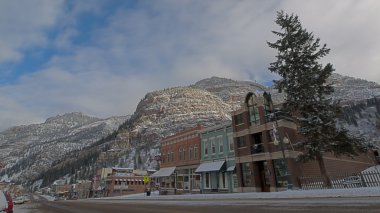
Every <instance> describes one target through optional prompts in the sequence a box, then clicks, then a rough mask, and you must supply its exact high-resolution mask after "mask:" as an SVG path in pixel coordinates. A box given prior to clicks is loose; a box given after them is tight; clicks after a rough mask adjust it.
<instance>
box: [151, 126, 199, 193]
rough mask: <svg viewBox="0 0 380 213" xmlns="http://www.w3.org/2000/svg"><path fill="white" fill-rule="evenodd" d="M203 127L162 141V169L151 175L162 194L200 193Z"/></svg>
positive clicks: (185, 131)
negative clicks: (199, 172) (199, 167)
mask: <svg viewBox="0 0 380 213" xmlns="http://www.w3.org/2000/svg"><path fill="white" fill-rule="evenodd" d="M201 129H202V126H201V125H197V126H196V127H194V128H190V129H186V130H184V131H182V132H179V133H177V134H175V135H172V136H169V137H166V138H163V139H161V169H160V170H159V171H157V172H156V173H154V174H153V175H151V177H152V178H153V179H155V180H156V181H157V182H158V183H159V185H160V190H161V191H162V193H163V194H164V193H177V194H180V193H189V192H190V193H197V192H198V193H199V191H200V174H198V173H195V170H196V169H197V167H198V166H199V162H200V146H201V139H200V131H201Z"/></svg>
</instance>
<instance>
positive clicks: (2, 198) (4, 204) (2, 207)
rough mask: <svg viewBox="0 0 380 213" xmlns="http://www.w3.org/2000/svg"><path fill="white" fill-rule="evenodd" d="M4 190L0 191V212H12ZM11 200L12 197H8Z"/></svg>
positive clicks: (11, 206)
mask: <svg viewBox="0 0 380 213" xmlns="http://www.w3.org/2000/svg"><path fill="white" fill-rule="evenodd" d="M6 194H7V193H6V192H3V191H0V212H6V213H13V205H9V201H8V199H7V196H8V195H6ZM10 201H12V198H10Z"/></svg>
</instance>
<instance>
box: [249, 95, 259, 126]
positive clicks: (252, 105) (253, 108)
mask: <svg viewBox="0 0 380 213" xmlns="http://www.w3.org/2000/svg"><path fill="white" fill-rule="evenodd" d="M246 104H247V107H248V112H249V122H250V124H251V125H256V124H260V115H259V109H258V107H257V104H256V102H255V96H254V94H252V93H251V94H249V95H248V96H247V99H246Z"/></svg>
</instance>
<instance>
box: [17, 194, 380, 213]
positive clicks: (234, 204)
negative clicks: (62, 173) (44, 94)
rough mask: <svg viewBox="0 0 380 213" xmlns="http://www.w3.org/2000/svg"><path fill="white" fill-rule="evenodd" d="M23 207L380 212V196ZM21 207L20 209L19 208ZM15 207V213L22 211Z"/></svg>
mask: <svg viewBox="0 0 380 213" xmlns="http://www.w3.org/2000/svg"><path fill="white" fill-rule="evenodd" d="M27 205H29V207H28V206H24V207H23V211H22V212H25V213H34V212H36V213H37V212H39V213H63V212H65V213H113V212H115V213H116V212H117V213H120V212H128V213H206V212H207V213H210V212H218V213H238V212H259V213H280V212H281V213H290V212H292V213H293V212H299V213H303V212H307V213H322V212H323V213H329V212H332V213H340V212H342V213H343V212H344V213H351V212H352V213H358V212H359V213H360V212H363V213H364V212H365V213H367V212H368V213H372V212H373V213H375V212H376V213H377V212H380V198H379V197H360V198H302V199H300V198H297V199H232V200H231V199H225V200H224V199H213V200H133V199H129V200H122V199H118V200H116V199H115V200H112V199H110V200H77V201H45V200H34V203H32V204H27ZM16 208H18V207H16ZM16 208H15V213H17V212H20V211H17V209H16Z"/></svg>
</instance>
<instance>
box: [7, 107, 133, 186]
mask: <svg viewBox="0 0 380 213" xmlns="http://www.w3.org/2000/svg"><path fill="white" fill-rule="evenodd" d="M127 118H128V117H126V116H121V117H112V118H108V119H99V118H94V117H90V116H86V115H83V114H82V113H78V112H73V113H67V114H64V115H58V116H56V117H52V118H48V119H47V120H46V122H44V123H42V124H32V125H26V126H18V127H12V128H10V129H8V130H5V131H3V132H1V133H0V159H1V162H2V164H3V166H4V167H5V168H4V170H2V172H1V174H2V175H4V174H6V175H7V176H8V177H9V178H11V179H12V180H20V181H24V180H27V179H31V178H33V177H35V176H36V175H38V174H39V173H41V172H43V171H44V170H46V169H47V168H49V167H50V166H51V164H52V162H54V161H56V160H59V159H61V158H62V156H64V155H65V154H67V153H69V152H72V151H75V150H81V149H84V148H86V147H88V146H90V145H91V144H93V143H94V142H96V141H97V140H99V139H101V138H102V137H106V136H107V135H108V134H110V133H111V132H113V131H115V130H117V128H118V127H119V126H120V125H121V124H122V123H123V122H125V121H126V120H127Z"/></svg>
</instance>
